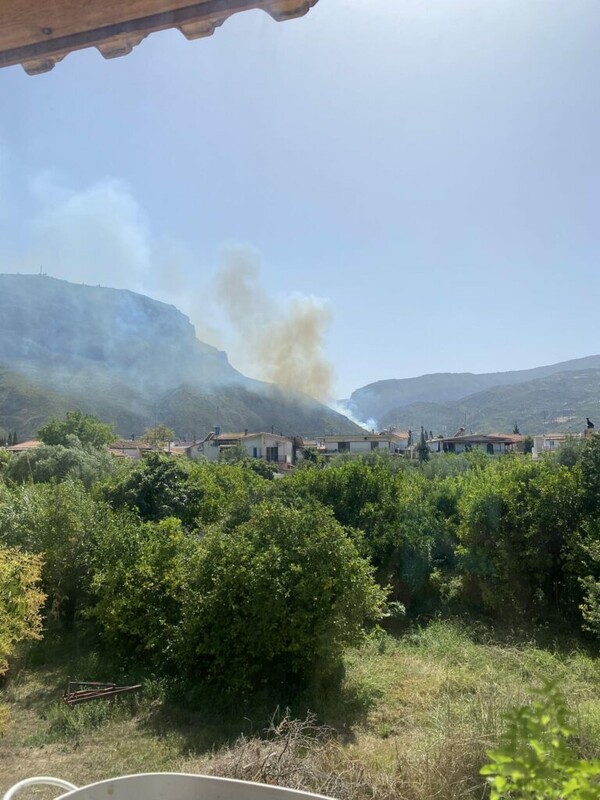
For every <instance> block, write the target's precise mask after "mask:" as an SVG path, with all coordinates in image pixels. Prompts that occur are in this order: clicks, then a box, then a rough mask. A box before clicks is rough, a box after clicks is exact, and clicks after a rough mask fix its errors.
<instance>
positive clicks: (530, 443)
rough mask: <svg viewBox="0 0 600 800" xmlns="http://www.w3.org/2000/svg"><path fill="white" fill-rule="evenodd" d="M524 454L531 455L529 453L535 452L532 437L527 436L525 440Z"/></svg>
mask: <svg viewBox="0 0 600 800" xmlns="http://www.w3.org/2000/svg"><path fill="white" fill-rule="evenodd" d="M523 452H524V453H526V454H529V453H532V452H533V437H532V436H526V437H525V438H524V439H523Z"/></svg>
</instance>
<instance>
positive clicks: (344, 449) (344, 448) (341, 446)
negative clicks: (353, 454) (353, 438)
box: [338, 442, 350, 453]
mask: <svg viewBox="0 0 600 800" xmlns="http://www.w3.org/2000/svg"><path fill="white" fill-rule="evenodd" d="M349 452H350V442H338V453H349Z"/></svg>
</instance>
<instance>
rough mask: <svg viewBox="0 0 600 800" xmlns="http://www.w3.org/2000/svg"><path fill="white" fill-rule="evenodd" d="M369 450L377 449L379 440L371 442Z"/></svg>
mask: <svg viewBox="0 0 600 800" xmlns="http://www.w3.org/2000/svg"><path fill="white" fill-rule="evenodd" d="M371 450H379V442H371Z"/></svg>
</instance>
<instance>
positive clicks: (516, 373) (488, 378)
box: [342, 355, 600, 426]
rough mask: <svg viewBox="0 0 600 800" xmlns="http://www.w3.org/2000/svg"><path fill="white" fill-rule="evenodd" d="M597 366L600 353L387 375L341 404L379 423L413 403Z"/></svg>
mask: <svg viewBox="0 0 600 800" xmlns="http://www.w3.org/2000/svg"><path fill="white" fill-rule="evenodd" d="M586 369H600V355H592V356H584V357H583V358H577V359H571V360H568V361H561V362H557V363H556V364H549V365H545V366H541V367H533V368H531V369H526V370H509V371H506V372H485V373H473V372H438V373H430V374H427V375H420V376H418V377H416V378H390V379H387V380H382V381H375V382H374V383H370V384H367V385H365V386H362V387H360V388H359V389H356V390H355V391H354V392H352V394H351V396H350V398H349V399H348V400H346V401H343V402H342V406H343V407H346V408H347V409H348V411H349V412H350V413H351V414H352V415H353V416H354V417H355V418H356V419H359V420H361V421H367V420H374V421H375V422H376V423H377V424H378V425H380V426H382V425H383V424H384V420H385V419H386V415H387V414H389V413H390V412H392V411H397V410H398V409H400V408H403V407H406V406H410V405H412V404H413V403H419V402H421V403H437V404H440V403H446V402H451V401H458V400H462V399H466V398H468V397H469V396H471V395H474V394H477V393H478V392H482V391H485V390H487V389H492V388H494V387H499V386H511V385H518V384H520V383H527V382H529V381H533V380H536V379H537V378H544V377H549V376H551V375H554V374H558V373H561V372H578V371H585V370H586Z"/></svg>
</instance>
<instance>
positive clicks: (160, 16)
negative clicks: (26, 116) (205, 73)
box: [0, 0, 317, 75]
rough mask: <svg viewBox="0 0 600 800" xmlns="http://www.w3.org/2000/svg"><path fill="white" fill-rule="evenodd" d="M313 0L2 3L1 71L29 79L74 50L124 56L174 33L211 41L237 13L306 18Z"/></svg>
mask: <svg viewBox="0 0 600 800" xmlns="http://www.w3.org/2000/svg"><path fill="white" fill-rule="evenodd" d="M316 3H317V0H196V2H190V0H86V2H85V3H82V0H50V1H49V0H2V2H1V3H0V67H6V66H10V65H13V64H21V65H22V66H23V68H24V69H25V71H26V72H27V73H29V74H30V75H37V74H39V73H41V72H47V71H48V70H51V69H52V68H53V67H54V65H55V64H56V63H57V62H58V61H61V60H62V59H63V58H64V57H65V56H66V55H68V54H69V53H71V52H72V51H74V50H82V49H84V48H86V47H96V48H97V49H98V50H99V51H100V52H101V53H102V55H103V56H104V57H105V58H116V57H117V56H123V55H127V54H128V53H130V52H131V50H132V49H133V48H134V47H135V46H136V45H137V44H139V43H140V42H141V41H142V39H144V38H145V37H146V36H148V35H149V34H150V33H154V32H156V31H162V30H167V29H168V28H177V29H178V30H180V31H181V32H182V33H183V35H184V36H185V37H186V38H188V39H198V38H201V37H204V36H210V35H211V34H212V33H214V31H215V29H216V28H218V27H219V25H222V24H223V22H225V20H226V19H227V18H228V17H230V16H232V14H237V13H238V12H240V11H249V10H251V9H262V10H264V11H266V12H267V14H270V16H271V17H273V19H275V20H277V21H282V20H287V19H293V18H294V17H301V16H303V15H304V14H306V13H307V12H308V11H309V10H310V9H311V8H312V6H314V5H315V4H316Z"/></svg>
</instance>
